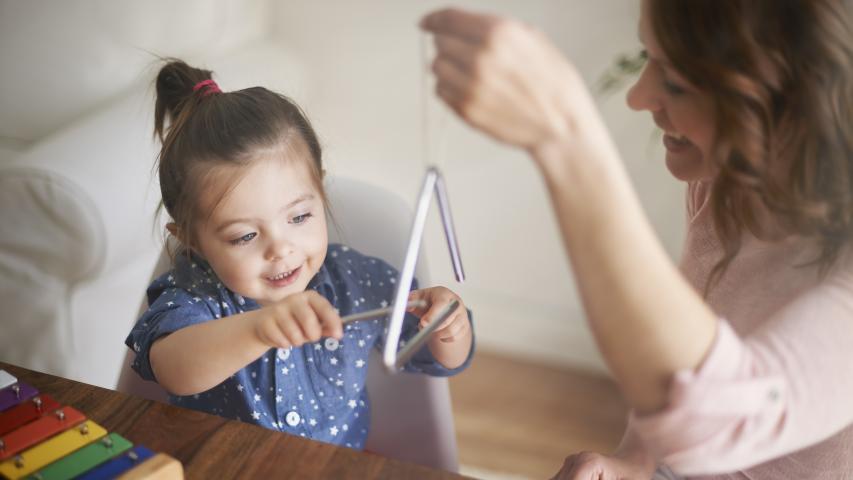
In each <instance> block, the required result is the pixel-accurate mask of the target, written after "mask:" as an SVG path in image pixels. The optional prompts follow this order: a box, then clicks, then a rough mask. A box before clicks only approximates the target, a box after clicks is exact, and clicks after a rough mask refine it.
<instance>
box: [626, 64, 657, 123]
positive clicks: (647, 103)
mask: <svg viewBox="0 0 853 480" xmlns="http://www.w3.org/2000/svg"><path fill="white" fill-rule="evenodd" d="M649 70H650V68H649V66H648V65H646V66H645V67H643V71H642V72H641V73H640V77H639V78H637V81H636V82H634V85H632V86H631V88H630V89H628V94H627V95H626V101H627V103H628V107H630V108H631V109H632V110H637V111H642V110H648V111H650V112H655V111H657V110H660V108H661V106H660V100H659V98H658V93H657V91H656V89H655V88H654V84H653V82H652V78H651V76H652V75H651V73H650V71H649Z"/></svg>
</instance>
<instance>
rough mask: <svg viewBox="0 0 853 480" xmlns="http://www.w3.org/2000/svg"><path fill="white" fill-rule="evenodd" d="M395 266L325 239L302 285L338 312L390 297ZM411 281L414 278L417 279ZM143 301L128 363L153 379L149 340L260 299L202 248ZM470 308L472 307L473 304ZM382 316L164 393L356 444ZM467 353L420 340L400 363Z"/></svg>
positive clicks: (406, 335)
mask: <svg viewBox="0 0 853 480" xmlns="http://www.w3.org/2000/svg"><path fill="white" fill-rule="evenodd" d="M397 276H398V275H397V271H396V270H395V269H394V268H393V267H391V266H390V265H388V264H387V263H386V262H384V261H382V260H380V259H378V258H373V257H368V256H365V255H362V254H361V253H359V252H357V251H355V250H353V249H351V248H348V247H346V246H343V245H336V244H331V245H329V250H328V253H327V255H326V260H325V262H324V263H323V266H322V267H320V270H319V271H318V272H317V274H316V275H315V276H314V278H312V279H311V281H310V282H309V284H308V287H307V288H310V289H314V290H316V291H317V292H318V293H320V294H321V295H323V296H324V297H326V299H328V300H329V302H330V303H331V304H332V305H333V306H335V308H337V309H338V311H339V312H340V314H341V316H344V315H349V314H351V313H358V312H362V311H366V310H372V309H375V308H381V307H385V306H387V305H388V304H389V303H390V302H391V301H392V299H393V297H394V292H395V289H396V285H395V282H396V281H397ZM412 286H413V288H417V281H415V282H413V285H412ZM148 304H149V305H150V307H149V309H148V311H146V312H145V313H144V314H143V315H142V316H141V317H140V318H139V320H138V321H137V322H136V325H135V326H134V327H133V330H132V331H131V332H130V335H128V337H127V340H125V343H126V344H127V345H128V346H129V347H131V348H132V349H133V350H134V351H135V352H136V359H135V360H134V362H133V368H134V370H136V371H137V372H138V373H139V375H140V376H141V377H142V378H144V379H146V380H153V381H156V379H155V378H154V372H153V371H152V370H151V363H150V360H149V357H148V353H149V350H150V348H151V345H152V344H153V343H154V341H155V340H157V339H158V338H160V337H162V336H163V335H167V334H169V333H171V332H174V331H176V330H179V329H181V328H184V327H188V326H190V325H195V324H199V323H202V322H206V321H209V320H212V319H215V318H221V317H224V316H228V315H232V314H235V313H242V312H246V311H249V310H254V309H257V308H260V306H259V305H258V304H257V302H255V301H253V300H251V299H248V298H245V299H244V298H242V297H241V296H240V295H238V294H236V293H234V292H232V291H230V290H229V289H228V288H226V287H225V286H224V285H222V283H221V282H220V281H219V280H218V278H217V277H216V274H215V273H214V272H213V270H212V269H211V268H210V266H209V265H208V264H207V263H206V262H204V261H203V260H201V259H199V258H195V257H193V258H187V257H186V256H185V255H178V256H177V257H176V259H175V266H174V268H173V269H172V270H171V271H170V272H168V273H166V274H164V275H162V276H161V277H159V278H157V279H156V280H155V281H154V282H153V283H152V284H151V286H150V287H148ZM469 316H470V314H469ZM417 324H418V319H417V318H416V317H414V316H412V315H410V314H406V319H405V322H404V326H403V333H402V335H401V339H402V340H408V339H410V338H412V337H413V336H414V335H415V334H416V333H417V331H418V328H417ZM384 338H385V320H384V319H379V320H366V321H360V322H354V323H351V324H348V325H346V326H345V327H344V336H343V339H342V340H340V341H338V340H336V339H334V338H323V339H321V340H320V341H319V342H316V343H308V344H305V345H303V346H301V347H291V348H285V349H282V348H279V349H270V350H269V351H267V352H266V353H264V354H263V355H262V356H261V357H259V358H258V359H257V360H255V361H254V362H252V363H250V364H248V365H246V366H245V367H244V368H243V369H241V370H239V371H238V372H237V373H235V374H234V375H232V376H231V377H229V378H228V379H226V380H225V381H223V382H222V383H221V384H219V385H217V386H216V387H213V388H212V389H210V390H208V391H206V392H202V393H199V394H196V395H188V396H177V395H170V401H171V402H172V403H173V404H175V405H178V406H181V407H186V408H193V409H196V410H201V411H204V412H207V413H212V414H215V415H221V416H223V417H227V418H232V419H236V420H240V421H243V422H250V423H254V424H257V425H260V426H262V427H266V428H271V429H274V430H280V431H283V432H287V433H290V434H294V435H301V436H304V437H309V438H313V439H315V440H320V441H324V442H329V443H335V444H338V445H343V446H347V447H351V448H357V449H361V448H363V447H364V443H365V440H366V439H367V432H368V427H369V425H370V404H369V401H368V397H367V392H366V389H365V381H366V379H367V360H368V354H369V353H370V350H371V349H372V348H379V349H381V348H382V346H383V345H384ZM473 354H474V348H473V345H472V346H471V352H470V353H469V355H468V358H467V359H466V361H465V363H463V364H462V365H461V366H460V367H458V368H455V369H452V370H450V369H447V368H445V367H444V366H442V365H441V364H440V363H438V362H437V361H436V360H435V358H433V356H432V354H431V353H430V351H429V349H428V348H422V349H421V351H420V352H418V353H417V354H416V355H415V356H414V357H413V358H412V360H410V361H409V363H408V364H407V365H406V366H405V367H404V368H405V370H406V371H409V372H420V373H426V374H429V375H435V376H450V375H454V374H456V373H458V372H460V371H462V370H464V369H465V368H466V367H467V366H468V364H469V363H470V362H471V358H472V356H473Z"/></svg>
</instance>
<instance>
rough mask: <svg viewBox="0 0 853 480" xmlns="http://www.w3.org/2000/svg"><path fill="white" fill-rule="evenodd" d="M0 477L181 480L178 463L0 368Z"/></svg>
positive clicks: (51, 479) (57, 479)
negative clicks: (107, 429) (135, 442)
mask: <svg viewBox="0 0 853 480" xmlns="http://www.w3.org/2000/svg"><path fill="white" fill-rule="evenodd" d="M0 477H2V478H6V479H9V480H13V479H18V478H28V479H30V478H32V479H42V480H60V479H71V478H77V479H86V480H96V479H107V478H120V479H132V480H142V479H145V480H154V479H182V478H183V467H182V465H181V463H180V462H179V461H177V460H175V459H174V458H172V457H170V456H168V455H166V454H163V453H154V452H153V451H151V450H149V449H148V448H146V447H144V446H142V445H136V446H134V445H133V444H132V443H131V442H130V441H129V440H127V439H126V438H124V437H122V436H121V435H119V434H118V433H115V432H112V433H108V432H107V431H106V430H105V429H104V428H103V427H101V426H100V425H98V424H97V423H95V422H93V421H92V420H91V419H87V418H86V416H85V415H84V414H83V413H81V412H80V411H78V410H77V409H75V408H73V407H70V406H67V405H66V406H62V405H60V404H59V403H58V402H57V401H56V400H54V399H53V398H52V397H51V396H50V395H48V394H39V392H38V390H36V389H35V388H34V387H32V386H31V385H28V384H27V383H25V382H21V381H18V380H17V379H16V378H15V377H14V376H12V375H11V374H10V373H9V372H7V371H5V370H0Z"/></svg>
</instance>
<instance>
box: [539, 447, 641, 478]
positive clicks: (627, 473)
mask: <svg viewBox="0 0 853 480" xmlns="http://www.w3.org/2000/svg"><path fill="white" fill-rule="evenodd" d="M654 471H655V464H654V462H650V461H648V460H647V459H641V458H628V457H621V456H618V455H612V456H611V455H602V454H600V453H595V452H580V453H576V454H574V455H569V456H568V457H566V461H565V462H564V463H563V468H561V469H560V471H559V472H557V474H556V475H554V476H553V477H552V479H554V480H623V479H624V480H649V479H650V478H652V475H653V474H654Z"/></svg>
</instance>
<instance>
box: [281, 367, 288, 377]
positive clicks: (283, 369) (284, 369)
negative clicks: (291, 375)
mask: <svg viewBox="0 0 853 480" xmlns="http://www.w3.org/2000/svg"><path fill="white" fill-rule="evenodd" d="M289 371H290V369H288V368H287V367H281V373H282V374H283V375H287V372H289Z"/></svg>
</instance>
